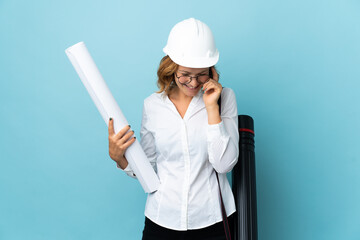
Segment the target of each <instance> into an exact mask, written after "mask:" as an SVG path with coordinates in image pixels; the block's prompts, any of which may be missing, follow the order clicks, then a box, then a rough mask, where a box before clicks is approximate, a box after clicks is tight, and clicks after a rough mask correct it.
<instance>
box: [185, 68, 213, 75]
mask: <svg viewBox="0 0 360 240" xmlns="http://www.w3.org/2000/svg"><path fill="white" fill-rule="evenodd" d="M179 71H181V72H183V73H191V72H188V71H185V70H179ZM206 71H208V70H207V69H206V70H204V71H202V72H199V73H198V74H201V73H206Z"/></svg>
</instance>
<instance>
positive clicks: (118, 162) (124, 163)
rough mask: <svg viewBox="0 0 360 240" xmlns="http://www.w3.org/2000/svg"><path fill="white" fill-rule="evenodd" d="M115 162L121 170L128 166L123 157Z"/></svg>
mask: <svg viewBox="0 0 360 240" xmlns="http://www.w3.org/2000/svg"><path fill="white" fill-rule="evenodd" d="M115 162H116V164H117V166H118V167H119V168H121V169H122V170H124V169H125V168H126V167H127V165H128V164H129V163H128V161H127V160H126V158H125V157H124V156H122V157H120V159H118V160H117V161H115Z"/></svg>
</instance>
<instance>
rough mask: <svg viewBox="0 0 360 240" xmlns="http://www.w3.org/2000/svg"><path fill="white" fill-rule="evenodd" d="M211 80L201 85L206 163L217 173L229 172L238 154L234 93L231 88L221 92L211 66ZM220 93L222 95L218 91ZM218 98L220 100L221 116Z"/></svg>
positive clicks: (217, 76)
mask: <svg viewBox="0 0 360 240" xmlns="http://www.w3.org/2000/svg"><path fill="white" fill-rule="evenodd" d="M211 71H212V73H213V79H210V80H209V81H208V82H207V83H205V84H204V85H203V88H204V95H203V99H204V103H205V106H206V111H207V115H208V133H207V135H208V136H207V139H208V154H209V161H210V163H211V164H212V165H213V167H214V169H215V170H216V171H217V172H219V173H226V172H229V171H231V169H232V168H233V167H234V166H235V164H236V162H237V159H238V155H239V149H238V141H239V132H238V117H237V105H236V98H235V94H234V92H233V91H232V90H231V89H230V88H226V89H224V90H223V88H222V86H221V84H220V83H219V82H218V81H219V75H218V74H217V72H216V71H215V69H214V68H213V67H212V68H211ZM222 91H223V94H222V96H221V92H222ZM219 97H221V100H222V106H221V108H222V113H221V116H220V113H219V105H218V103H217V101H218V99H219Z"/></svg>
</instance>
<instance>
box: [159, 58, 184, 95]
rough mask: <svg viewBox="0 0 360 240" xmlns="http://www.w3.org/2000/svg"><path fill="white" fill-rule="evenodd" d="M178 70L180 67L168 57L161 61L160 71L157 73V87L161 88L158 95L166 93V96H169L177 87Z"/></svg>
mask: <svg viewBox="0 0 360 240" xmlns="http://www.w3.org/2000/svg"><path fill="white" fill-rule="evenodd" d="M178 68H179V65H178V64H176V63H174V62H173V60H171V59H170V57H169V56H168V55H166V56H165V57H163V58H162V59H161V61H160V65H159V69H158V71H157V75H158V81H157V86H158V87H159V91H158V93H162V92H165V93H166V95H169V94H170V92H171V91H172V90H173V89H174V88H175V87H176V83H175V76H174V73H175V72H176V71H177V70H178Z"/></svg>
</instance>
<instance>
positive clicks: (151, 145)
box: [118, 103, 156, 178]
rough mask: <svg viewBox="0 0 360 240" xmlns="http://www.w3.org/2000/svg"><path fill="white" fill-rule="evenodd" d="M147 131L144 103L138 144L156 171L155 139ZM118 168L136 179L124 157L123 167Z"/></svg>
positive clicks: (147, 121) (147, 123)
mask: <svg viewBox="0 0 360 240" xmlns="http://www.w3.org/2000/svg"><path fill="white" fill-rule="evenodd" d="M148 129H149V118H148V115H147V114H146V107H145V103H144V108H143V115H142V121H141V130H140V138H141V140H140V144H141V146H142V149H143V150H144V152H145V154H146V156H147V158H148V159H149V161H150V164H151V165H152V167H153V168H154V169H155V171H156V147H155V139H154V136H153V135H152V133H151V132H150V131H149V130H148ZM118 167H119V168H121V169H122V170H123V171H124V172H125V173H126V174H127V175H128V176H130V177H132V178H136V175H135V174H134V172H133V170H132V169H131V167H130V165H129V164H128V162H127V160H126V158H125V156H124V160H123V165H120V166H119V164H118Z"/></svg>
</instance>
